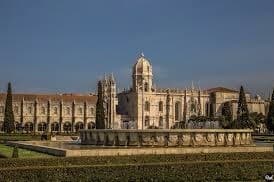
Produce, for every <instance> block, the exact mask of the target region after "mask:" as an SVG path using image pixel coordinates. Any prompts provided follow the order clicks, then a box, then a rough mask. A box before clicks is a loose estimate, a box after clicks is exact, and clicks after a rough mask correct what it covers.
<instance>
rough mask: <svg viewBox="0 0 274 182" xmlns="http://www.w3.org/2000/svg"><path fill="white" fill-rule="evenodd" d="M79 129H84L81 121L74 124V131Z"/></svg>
mask: <svg viewBox="0 0 274 182" xmlns="http://www.w3.org/2000/svg"><path fill="white" fill-rule="evenodd" d="M81 129H84V124H83V123H82V122H77V123H76V125H75V131H76V132H78V131H79V130H81Z"/></svg>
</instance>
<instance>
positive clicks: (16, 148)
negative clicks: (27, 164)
mask: <svg viewBox="0 0 274 182" xmlns="http://www.w3.org/2000/svg"><path fill="white" fill-rule="evenodd" d="M18 157H19V155H18V147H17V146H14V147H13V152H12V158H18Z"/></svg>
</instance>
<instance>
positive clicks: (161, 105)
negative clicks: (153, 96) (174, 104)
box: [159, 101, 163, 112]
mask: <svg viewBox="0 0 274 182" xmlns="http://www.w3.org/2000/svg"><path fill="white" fill-rule="evenodd" d="M159 111H160V112H163V101H160V102H159Z"/></svg>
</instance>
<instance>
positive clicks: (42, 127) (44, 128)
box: [38, 122, 47, 131]
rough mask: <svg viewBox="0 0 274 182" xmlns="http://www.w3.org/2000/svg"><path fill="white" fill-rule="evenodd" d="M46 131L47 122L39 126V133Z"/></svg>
mask: <svg viewBox="0 0 274 182" xmlns="http://www.w3.org/2000/svg"><path fill="white" fill-rule="evenodd" d="M46 129H47V124H46V123H45V122H42V123H39V124H38V131H46Z"/></svg>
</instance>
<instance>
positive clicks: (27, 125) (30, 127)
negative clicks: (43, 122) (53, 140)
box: [24, 122, 33, 133]
mask: <svg viewBox="0 0 274 182" xmlns="http://www.w3.org/2000/svg"><path fill="white" fill-rule="evenodd" d="M24 130H25V131H26V132H27V133H30V132H33V123H32V122H27V123H25V125H24Z"/></svg>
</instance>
